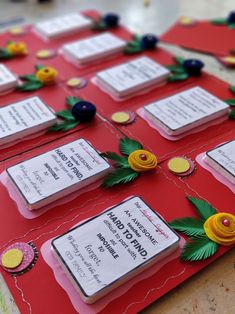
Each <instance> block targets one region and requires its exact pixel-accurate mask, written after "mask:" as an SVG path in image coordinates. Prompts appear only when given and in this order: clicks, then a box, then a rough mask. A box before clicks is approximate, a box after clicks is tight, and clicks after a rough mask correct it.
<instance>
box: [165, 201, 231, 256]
mask: <svg viewBox="0 0 235 314" xmlns="http://www.w3.org/2000/svg"><path fill="white" fill-rule="evenodd" d="M188 200H189V201H190V202H191V203H192V204H193V205H194V207H195V209H196V211H197V212H198V214H199V215H200V217H201V219H196V218H191V217H185V218H181V219H176V220H173V221H172V222H170V226H171V227H172V228H173V229H175V230H177V231H180V232H182V233H184V234H185V235H187V236H190V237H191V238H190V241H189V242H188V243H186V244H185V246H184V248H183V252H182V254H181V259H182V260H184V261H199V260H205V259H207V258H209V257H210V256H212V255H213V254H215V253H216V252H217V250H218V249H219V244H221V245H225V246H229V245H233V244H235V216H234V215H232V214H229V213H224V212H223V213H218V212H217V210H216V209H215V208H214V207H213V206H212V205H211V204H209V203H208V202H206V201H204V200H201V199H197V198H194V197H192V196H189V197H188Z"/></svg>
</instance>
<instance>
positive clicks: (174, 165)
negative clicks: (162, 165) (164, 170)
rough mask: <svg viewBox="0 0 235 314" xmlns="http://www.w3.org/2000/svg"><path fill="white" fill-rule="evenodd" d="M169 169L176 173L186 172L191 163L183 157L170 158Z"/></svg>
mask: <svg viewBox="0 0 235 314" xmlns="http://www.w3.org/2000/svg"><path fill="white" fill-rule="evenodd" d="M167 166H168V169H169V170H170V171H172V172H174V173H184V172H186V171H188V170H189V169H190V163H189V161H188V160H187V159H185V158H183V157H175V158H172V159H170V160H169V162H168V164H167Z"/></svg>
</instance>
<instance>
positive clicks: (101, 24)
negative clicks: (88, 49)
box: [92, 20, 109, 31]
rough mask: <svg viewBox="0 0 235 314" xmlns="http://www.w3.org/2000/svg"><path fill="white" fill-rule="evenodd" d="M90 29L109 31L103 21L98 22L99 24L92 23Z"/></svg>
mask: <svg viewBox="0 0 235 314" xmlns="http://www.w3.org/2000/svg"><path fill="white" fill-rule="evenodd" d="M92 29H93V30H96V31H105V30H107V29H109V27H108V25H107V24H106V23H105V22H104V21H102V20H100V21H99V22H95V23H94V25H93V26H92Z"/></svg>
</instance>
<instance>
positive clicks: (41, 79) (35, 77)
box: [18, 65, 58, 92]
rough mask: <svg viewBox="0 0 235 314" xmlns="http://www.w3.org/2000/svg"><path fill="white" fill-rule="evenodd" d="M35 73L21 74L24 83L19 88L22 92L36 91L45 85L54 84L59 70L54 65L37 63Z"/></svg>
mask: <svg viewBox="0 0 235 314" xmlns="http://www.w3.org/2000/svg"><path fill="white" fill-rule="evenodd" d="M35 69H36V72H35V74H28V75H21V76H20V78H21V80H23V81H24V83H22V84H20V85H19V86H18V90H20V91H22V92H29V91H34V90H38V89H40V88H42V87H43V86H49V85H54V84H55V83H56V78H57V76H58V71H57V70H56V69H54V68H52V67H47V66H44V65H36V66H35Z"/></svg>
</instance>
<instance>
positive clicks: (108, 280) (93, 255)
mask: <svg viewBox="0 0 235 314" xmlns="http://www.w3.org/2000/svg"><path fill="white" fill-rule="evenodd" d="M138 226H139V227H138ZM140 226H141V227H140ZM179 240H180V238H179V236H177V235H176V234H175V233H174V232H173V230H172V229H171V228H169V226H168V225H167V223H166V222H165V221H164V220H163V219H162V218H161V217H160V216H159V215H158V214H157V213H156V212H155V211H153V210H152V209H151V208H150V207H149V206H148V205H147V204H146V203H145V202H144V201H143V200H142V199H141V198H139V197H137V196H135V197H132V198H130V199H129V200H126V201H124V202H122V203H120V204H118V205H117V206H115V207H112V208H110V209H109V210H107V211H105V212H103V213H102V214H100V215H98V216H96V217H93V218H91V219H90V220H88V221H86V222H85V223H82V224H80V225H79V226H77V227H75V228H73V229H72V230H69V231H67V232H66V233H65V234H63V235H61V236H59V237H57V238H56V239H54V240H53V241H52V248H53V253H54V254H55V256H56V257H57V259H58V261H59V263H60V265H61V267H62V269H63V270H62V271H65V273H66V274H67V276H68V277H69V278H70V280H71V281H72V283H73V284H74V286H75V287H76V289H77V290H78V292H79V293H80V295H81V297H82V299H83V300H84V301H85V302H87V303H94V302H95V301H97V300H98V299H100V298H102V297H103V296H105V295H106V294H107V293H109V292H111V291H112V290H113V289H115V288H117V287H118V286H120V285H121V284H123V283H125V282H126V281H127V280H129V279H131V278H133V277H134V276H136V275H137V274H139V273H140V272H142V271H144V270H146V269H147V268H149V267H151V266H152V267H154V264H155V263H156V262H158V261H159V260H161V259H162V258H166V256H168V255H169V254H171V253H172V252H174V251H175V250H176V249H177V247H178V244H179ZM88 265H89V266H88Z"/></svg>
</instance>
